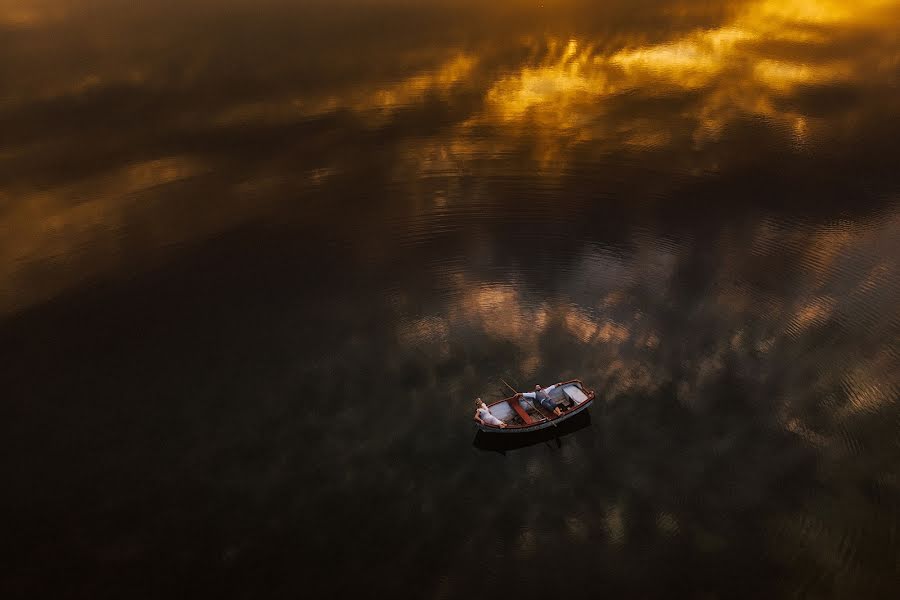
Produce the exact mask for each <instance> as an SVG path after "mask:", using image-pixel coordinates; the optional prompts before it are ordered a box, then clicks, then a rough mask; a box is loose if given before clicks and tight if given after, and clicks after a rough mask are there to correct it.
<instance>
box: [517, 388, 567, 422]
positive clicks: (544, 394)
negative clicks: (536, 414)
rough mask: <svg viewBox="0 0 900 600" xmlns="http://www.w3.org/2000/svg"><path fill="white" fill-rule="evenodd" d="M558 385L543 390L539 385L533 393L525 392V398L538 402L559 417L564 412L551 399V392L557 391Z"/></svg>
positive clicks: (523, 395)
mask: <svg viewBox="0 0 900 600" xmlns="http://www.w3.org/2000/svg"><path fill="white" fill-rule="evenodd" d="M558 385H559V384H558V383H554V384H553V385H551V386H550V387H545V388H542V387H541V386H539V385H536V386H534V391H533V392H525V393H524V394H522V397H523V398H530V399H531V400H537V403H538V404H540V405H541V408H543V409H544V410H546V411H549V412H552V413H553V414H554V415H556V416H557V417H558V416H559V415H561V414H562V410H560V408H559V407H558V406H556V405H555V404H554V403H553V400H551V399H550V392H552V391H553V390H555V389H556V386H558Z"/></svg>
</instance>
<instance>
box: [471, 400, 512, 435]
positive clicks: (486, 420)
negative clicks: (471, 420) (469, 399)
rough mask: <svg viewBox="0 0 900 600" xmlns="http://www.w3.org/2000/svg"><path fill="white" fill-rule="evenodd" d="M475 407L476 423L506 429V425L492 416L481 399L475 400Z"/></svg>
mask: <svg viewBox="0 0 900 600" xmlns="http://www.w3.org/2000/svg"><path fill="white" fill-rule="evenodd" d="M475 405H476V408H475V420H476V421H478V422H479V423H481V424H482V425H493V426H494V427H499V428H500V429H506V423H504V422H503V421H501V420H500V419H498V418H497V417H495V416H494V415H492V414H491V411H490V410H488V407H487V405H486V404H485V403H484V402H483V401H482V400H481V398H476V399H475Z"/></svg>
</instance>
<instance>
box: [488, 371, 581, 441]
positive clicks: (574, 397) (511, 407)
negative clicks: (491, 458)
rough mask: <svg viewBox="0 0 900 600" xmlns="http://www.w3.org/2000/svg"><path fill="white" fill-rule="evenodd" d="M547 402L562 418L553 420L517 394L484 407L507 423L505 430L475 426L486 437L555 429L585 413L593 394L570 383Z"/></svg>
mask: <svg viewBox="0 0 900 600" xmlns="http://www.w3.org/2000/svg"><path fill="white" fill-rule="evenodd" d="M550 399H551V400H553V402H554V403H555V404H556V405H557V406H559V407H560V408H561V409H562V411H563V412H562V414H561V415H559V416H556V415H554V414H553V413H552V412H549V411H547V410H545V409H544V407H543V406H541V405H540V404H538V403H537V402H532V401H531V400H529V399H528V398H523V397H522V395H521V394H516V395H515V396H512V397H510V398H504V399H503V400H498V401H497V402H493V403H491V404H488V405H487V407H488V410H489V411H491V414H492V415H494V416H495V417H497V418H498V419H500V420H501V421H503V422H504V423H506V427H497V426H496V425H487V424H485V423H479V422H478V421H475V423H476V425H477V427H478V429H480V430H481V431H484V432H486V433H528V432H531V431H539V430H541V429H546V428H547V427H555V426H558V425H559V424H560V423H562V422H563V421H565V420H567V419H571V418H572V417H574V416H575V415H577V414H579V413H582V412H584V411H585V410H587V409H588V407H589V406H590V405H591V404H593V402H594V390H591V389H588V388H586V387H585V386H584V383H582V382H581V380H580V379H571V380H569V381H564V382H562V383H560V384H559V385H558V386H556V388H555V389H554V390H552V391H551V392H550Z"/></svg>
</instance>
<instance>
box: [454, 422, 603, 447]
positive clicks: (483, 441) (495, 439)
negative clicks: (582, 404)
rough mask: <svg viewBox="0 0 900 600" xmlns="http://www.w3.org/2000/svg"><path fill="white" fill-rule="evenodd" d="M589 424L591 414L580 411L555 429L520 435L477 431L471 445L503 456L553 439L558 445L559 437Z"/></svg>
mask: <svg viewBox="0 0 900 600" xmlns="http://www.w3.org/2000/svg"><path fill="white" fill-rule="evenodd" d="M590 424H591V413H590V412H588V411H581V412H579V413H578V414H577V415H574V416H573V417H572V418H571V419H567V420H566V422H565V423H560V424H559V426H557V427H552V426H551V427H548V428H546V429H540V430H538V431H531V432H528V433H523V434H521V435H494V434H492V433H485V432H484V431H478V432H477V433H476V434H475V439H474V440H473V441H472V445H473V446H475V447H476V448H478V449H479V450H484V451H486V452H499V453H501V454H505V453H506V452H509V451H511V450H518V449H519V448H525V447H526V446H533V445H535V444H543V443H544V442H549V441H551V440H553V439H556V440H557V444H560V441H559V438H560V437H562V436H565V435H569V434H572V433H575V432H576V431H580V430H582V429H584V428H585V427H588V426H589V425H590Z"/></svg>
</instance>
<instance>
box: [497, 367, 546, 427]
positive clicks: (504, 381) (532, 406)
mask: <svg viewBox="0 0 900 600" xmlns="http://www.w3.org/2000/svg"><path fill="white" fill-rule="evenodd" d="M500 381H502V382H503V383H504V384H505V385H506V387H508V388H509V389H511V390H512V392H513V394H516V395H518V394H519V392H517V391H516V390H515V388H513V386H511V385H509V384H508V383H506V380H505V379H503V378H502V377H501V378H500ZM529 404H531V408H533V409H534V412H536V413H537V414H539V415H541V416H542V417H544V413H542V412H541V411H539V410H538V409H537V406H535V405H534V402H529ZM544 419H545V420H547V421H549V422H550V424H551V425H553V426H554V427H557V424H556V423H554V422H553V419H552V418H551V417H544Z"/></svg>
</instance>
